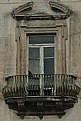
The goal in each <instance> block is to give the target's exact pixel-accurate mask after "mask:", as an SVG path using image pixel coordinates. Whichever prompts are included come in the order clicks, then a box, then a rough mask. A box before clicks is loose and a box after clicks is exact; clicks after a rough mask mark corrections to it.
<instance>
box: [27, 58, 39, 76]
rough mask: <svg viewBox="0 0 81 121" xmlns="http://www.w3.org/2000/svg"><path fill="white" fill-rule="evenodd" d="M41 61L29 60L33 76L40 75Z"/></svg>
mask: <svg viewBox="0 0 81 121" xmlns="http://www.w3.org/2000/svg"><path fill="white" fill-rule="evenodd" d="M39 65H40V60H29V70H28V71H30V72H31V73H32V74H39V73H40V66H39Z"/></svg>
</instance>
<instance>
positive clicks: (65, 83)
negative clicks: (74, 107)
mask: <svg viewBox="0 0 81 121" xmlns="http://www.w3.org/2000/svg"><path fill="white" fill-rule="evenodd" d="M6 81H7V86H5V87H4V88H3V95H4V97H5V98H9V97H26V96H62V97H63V96H74V97H76V96H77V94H78V93H79V91H80V89H79V87H78V86H77V85H76V77H75V76H73V75H66V74H54V75H43V74H34V75H32V76H28V75H15V76H9V77H7V78H6Z"/></svg>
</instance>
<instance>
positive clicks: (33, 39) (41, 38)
mask: <svg viewBox="0 0 81 121" xmlns="http://www.w3.org/2000/svg"><path fill="white" fill-rule="evenodd" d="M46 43H54V35H49V36H47V35H36V36H35V35H32V36H30V37H29V44H46Z"/></svg>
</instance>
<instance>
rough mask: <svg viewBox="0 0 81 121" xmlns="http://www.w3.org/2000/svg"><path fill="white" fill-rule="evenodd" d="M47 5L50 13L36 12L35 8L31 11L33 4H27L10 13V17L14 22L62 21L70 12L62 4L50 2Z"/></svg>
mask: <svg viewBox="0 0 81 121" xmlns="http://www.w3.org/2000/svg"><path fill="white" fill-rule="evenodd" d="M49 5H50V7H51V13H49V11H47V13H46V12H44V11H39V12H36V11H37V10H36V8H35V10H33V2H28V3H27V4H24V5H21V6H19V7H18V8H16V9H15V10H14V11H13V12H12V16H13V18H15V19H16V20H64V19H67V18H68V17H69V16H70V14H71V12H70V10H69V9H68V8H67V7H66V6H65V5H63V4H59V3H57V2H52V1H50V2H49ZM53 12H54V13H53Z"/></svg>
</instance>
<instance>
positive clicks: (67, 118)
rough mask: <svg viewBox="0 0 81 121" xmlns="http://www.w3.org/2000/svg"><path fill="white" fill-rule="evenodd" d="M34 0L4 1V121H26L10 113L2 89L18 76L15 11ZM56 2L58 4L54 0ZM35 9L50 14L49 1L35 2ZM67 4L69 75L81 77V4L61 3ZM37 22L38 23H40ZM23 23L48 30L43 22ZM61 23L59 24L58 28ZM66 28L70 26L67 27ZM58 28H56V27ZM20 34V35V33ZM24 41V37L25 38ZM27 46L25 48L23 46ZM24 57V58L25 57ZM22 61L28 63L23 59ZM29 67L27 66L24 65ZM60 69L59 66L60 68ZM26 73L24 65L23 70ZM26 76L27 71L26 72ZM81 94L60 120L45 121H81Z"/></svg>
mask: <svg viewBox="0 0 81 121" xmlns="http://www.w3.org/2000/svg"><path fill="white" fill-rule="evenodd" d="M30 1H31V0H0V121H22V120H21V119H20V117H18V116H17V115H16V113H15V111H13V110H10V109H9V108H8V106H7V105H6V104H5V102H4V99H3V96H2V92H1V91H2V88H3V87H4V86H5V85H6V83H5V77H6V76H8V75H14V74H16V55H17V42H16V39H18V37H19V34H17V33H16V25H17V22H16V20H15V19H13V17H12V15H11V13H12V11H13V10H14V9H15V8H17V7H19V6H20V5H23V4H25V3H27V2H30ZM53 1H55V0H53ZM33 2H34V3H35V5H34V6H33V8H34V9H35V7H36V10H37V11H38V12H39V11H44V12H47V11H48V12H49V13H50V6H49V0H33ZM57 2H60V3H62V4H65V5H66V6H67V7H68V8H69V9H70V10H71V11H72V15H71V17H70V18H69V19H68V20H67V30H68V33H67V37H66V62H67V72H68V73H70V74H75V75H78V76H79V77H80V76H81V1H80V0H57ZM36 22H37V21H36ZM36 22H34V23H32V22H31V21H30V22H26V23H25V22H22V23H21V26H22V25H23V23H25V24H26V26H28V27H29V26H33V27H35V25H37V26H38V24H41V26H42V27H43V26H46V21H45V23H43V24H42V22H41V23H40V21H39V22H38V23H36ZM58 23H59V22H57V24H58ZM53 24H55V25H56V22H55V21H54V22H53V21H52V22H47V26H52V25H53ZM65 24H66V23H65ZM55 25H54V26H55ZM17 32H18V31H17ZM22 38H23V37H22ZM22 46H23V45H22ZM22 55H23V54H22ZM22 61H25V60H24V59H22ZM24 66H25V65H24ZM58 66H59V65H58ZM21 69H23V64H22V68H21ZM22 73H24V71H23V72H22ZM80 82H81V81H80ZM80 96H81V94H80V95H79V101H78V103H76V105H75V106H74V108H72V109H69V110H67V113H66V114H65V115H64V116H63V117H62V118H61V119H58V117H57V116H45V117H44V118H43V119H42V121H81V99H80ZM39 120H40V119H39V117H33V116H31V117H30V116H26V117H25V118H24V119H23V121H39Z"/></svg>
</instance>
